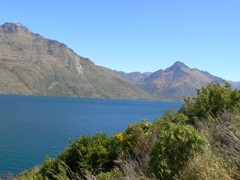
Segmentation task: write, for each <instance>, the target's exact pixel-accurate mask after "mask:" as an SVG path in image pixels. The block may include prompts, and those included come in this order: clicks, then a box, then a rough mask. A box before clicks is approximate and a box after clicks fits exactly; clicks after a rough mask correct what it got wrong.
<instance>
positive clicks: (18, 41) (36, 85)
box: [0, 23, 152, 99]
mask: <svg viewBox="0 0 240 180" xmlns="http://www.w3.org/2000/svg"><path fill="white" fill-rule="evenodd" d="M0 77H1V79H0V94H29V95H44V96H45V95H46V96H73V97H97V98H128V99H152V97H151V96H150V95H148V94H147V93H146V92H144V91H143V90H141V89H139V88H137V87H136V86H134V85H132V84H130V83H129V82H127V81H126V80H124V79H123V78H121V77H120V76H119V75H118V74H117V73H116V72H114V71H112V70H110V69H108V68H105V67H100V66H96V65H95V64H94V63H93V62H92V61H90V60H89V59H87V58H84V57H81V56H79V55H77V54H76V53H74V52H73V51H72V50H71V49H70V48H68V47H67V46H66V45H65V44H63V43H60V42H58V41H55V40H50V39H46V38H44V37H42V36H41V35H39V34H35V33H32V32H31V31H30V30H29V29H28V28H26V27H25V26H23V25H21V24H17V23H5V24H3V25H1V26H0Z"/></svg>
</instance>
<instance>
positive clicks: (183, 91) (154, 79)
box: [119, 61, 223, 100]
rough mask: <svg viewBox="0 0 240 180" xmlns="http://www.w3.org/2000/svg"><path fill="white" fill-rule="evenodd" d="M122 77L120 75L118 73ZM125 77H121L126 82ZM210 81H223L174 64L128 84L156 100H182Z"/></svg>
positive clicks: (183, 65) (208, 74)
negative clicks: (133, 85)
mask: <svg viewBox="0 0 240 180" xmlns="http://www.w3.org/2000/svg"><path fill="white" fill-rule="evenodd" d="M119 74H120V75H122V73H119ZM127 75H131V74H125V75H124V76H122V77H123V78H125V79H126V80H129V78H126V77H127ZM212 81H217V82H222V81H223V79H221V78H219V77H216V76H213V75H211V74H210V73H208V72H205V71H201V70H198V69H192V68H189V67H188V66H186V65H185V64H184V63H182V62H179V61H178V62H176V63H175V64H173V65H172V66H171V67H169V68H167V69H165V70H158V71H156V72H154V73H150V75H148V76H146V77H143V78H139V79H138V80H137V81H131V79H130V82H131V83H133V84H135V85H136V86H138V87H139V88H141V89H143V90H144V91H146V92H148V93H149V94H151V95H153V96H154V97H156V98H157V99H163V100H182V97H183V96H190V97H192V96H194V95H196V89H198V88H200V87H202V86H206V85H207V84H209V83H210V82H212Z"/></svg>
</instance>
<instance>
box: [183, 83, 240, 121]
mask: <svg viewBox="0 0 240 180" xmlns="http://www.w3.org/2000/svg"><path fill="white" fill-rule="evenodd" d="M184 101H185V105H184V107H183V108H182V109H181V110H180V112H182V113H183V114H185V115H186V116H188V118H189V119H190V120H191V121H192V122H193V123H194V122H195V121H197V120H199V119H202V118H207V117H209V116H210V117H213V118H217V117H218V115H219V114H220V113H222V112H223V111H224V110H227V111H229V112H231V113H236V112H239V111H240V90H237V89H235V90H233V89H232V88H231V86H230V84H229V83H227V82H225V84H224V86H221V85H220V84H219V83H217V82H214V83H211V84H209V85H208V86H207V87H202V88H201V89H199V90H197V96H196V97H193V98H184Z"/></svg>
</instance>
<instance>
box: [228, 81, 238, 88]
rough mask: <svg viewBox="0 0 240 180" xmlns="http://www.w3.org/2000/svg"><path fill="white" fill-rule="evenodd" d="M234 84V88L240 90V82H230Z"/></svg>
mask: <svg viewBox="0 0 240 180" xmlns="http://www.w3.org/2000/svg"><path fill="white" fill-rule="evenodd" d="M229 82H230V83H231V84H232V87H233V88H238V89H240V82H233V81H229Z"/></svg>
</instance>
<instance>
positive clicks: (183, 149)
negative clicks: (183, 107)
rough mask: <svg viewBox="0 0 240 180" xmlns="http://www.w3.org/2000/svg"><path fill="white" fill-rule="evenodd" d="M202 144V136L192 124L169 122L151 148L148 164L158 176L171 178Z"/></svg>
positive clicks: (203, 141) (200, 148) (203, 140)
mask: <svg viewBox="0 0 240 180" xmlns="http://www.w3.org/2000/svg"><path fill="white" fill-rule="evenodd" d="M204 145H205V139H204V137H203V136H202V135H201V134H200V133H199V132H198V131H197V130H195V129H194V128H193V127H192V126H190V125H176V124H173V123H169V124H168V125H167V127H166V128H165V129H164V130H163V131H161V132H160V135H159V137H158V142H157V143H156V144H155V145H154V147H153V149H152V152H151V161H150V165H151V166H152V168H153V171H154V173H155V175H156V176H157V177H158V178H160V179H161V178H162V179H171V178H173V176H174V175H175V174H177V173H178V171H179V170H180V169H181V168H183V166H184V163H185V162H186V161H187V160H188V159H189V158H190V157H191V156H193V155H194V154H195V153H197V152H201V151H202V150H203V147H204Z"/></svg>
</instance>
